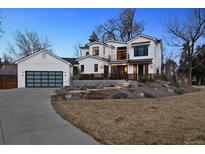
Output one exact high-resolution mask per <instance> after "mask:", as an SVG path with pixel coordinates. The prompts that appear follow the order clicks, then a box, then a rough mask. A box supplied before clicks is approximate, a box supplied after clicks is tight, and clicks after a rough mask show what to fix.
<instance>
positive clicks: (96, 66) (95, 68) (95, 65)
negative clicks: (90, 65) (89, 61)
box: [94, 64, 98, 72]
mask: <svg viewBox="0 0 205 154" xmlns="http://www.w3.org/2000/svg"><path fill="white" fill-rule="evenodd" d="M94 72H98V64H94Z"/></svg>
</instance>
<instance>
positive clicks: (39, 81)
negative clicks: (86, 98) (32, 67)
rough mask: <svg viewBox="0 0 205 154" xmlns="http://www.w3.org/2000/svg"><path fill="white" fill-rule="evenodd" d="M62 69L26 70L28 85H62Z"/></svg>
mask: <svg viewBox="0 0 205 154" xmlns="http://www.w3.org/2000/svg"><path fill="white" fill-rule="evenodd" d="M62 86H63V72H61V71H26V87H62Z"/></svg>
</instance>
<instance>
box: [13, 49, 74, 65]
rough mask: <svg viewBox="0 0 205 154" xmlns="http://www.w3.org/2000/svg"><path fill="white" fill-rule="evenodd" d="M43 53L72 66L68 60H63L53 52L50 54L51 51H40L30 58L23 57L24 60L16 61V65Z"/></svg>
mask: <svg viewBox="0 0 205 154" xmlns="http://www.w3.org/2000/svg"><path fill="white" fill-rule="evenodd" d="M41 52H45V53H47V54H49V55H50V56H53V57H55V58H57V59H58V60H61V61H62V62H64V63H67V64H69V65H71V63H70V62H68V61H66V60H64V59H62V58H60V57H59V56H57V55H56V54H54V53H52V52H49V51H47V50H39V51H37V52H35V53H33V54H31V55H29V56H26V57H23V58H21V59H19V60H17V61H15V64H18V63H20V62H22V61H24V60H26V59H29V58H31V57H33V56H35V55H37V54H39V53H41Z"/></svg>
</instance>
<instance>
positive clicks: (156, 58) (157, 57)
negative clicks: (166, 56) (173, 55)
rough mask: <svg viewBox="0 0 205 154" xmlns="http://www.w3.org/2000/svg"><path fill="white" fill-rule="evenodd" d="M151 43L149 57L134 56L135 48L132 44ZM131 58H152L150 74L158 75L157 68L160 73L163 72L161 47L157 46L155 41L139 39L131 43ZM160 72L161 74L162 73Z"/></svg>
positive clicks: (129, 49)
mask: <svg viewBox="0 0 205 154" xmlns="http://www.w3.org/2000/svg"><path fill="white" fill-rule="evenodd" d="M148 41H150V43H149V45H148V56H137V57H135V56H134V47H132V46H131V44H132V43H140V42H148ZM128 52H129V57H130V59H136V60H137V59H149V58H152V64H150V65H149V68H148V70H149V73H157V71H156V70H157V68H159V71H160V72H161V52H162V49H161V46H160V43H158V44H156V42H155V41H154V40H151V39H148V38H145V37H138V38H136V39H134V40H133V41H131V42H129V47H128ZM160 72H159V73H160Z"/></svg>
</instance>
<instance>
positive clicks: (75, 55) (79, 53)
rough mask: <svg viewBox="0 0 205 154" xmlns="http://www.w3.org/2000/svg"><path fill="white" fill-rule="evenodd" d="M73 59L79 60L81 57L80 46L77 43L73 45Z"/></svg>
mask: <svg viewBox="0 0 205 154" xmlns="http://www.w3.org/2000/svg"><path fill="white" fill-rule="evenodd" d="M73 48H74V57H76V58H79V57H80V56H81V50H80V44H79V43H77V44H75V45H74V47H73Z"/></svg>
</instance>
